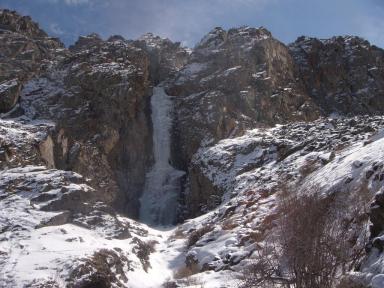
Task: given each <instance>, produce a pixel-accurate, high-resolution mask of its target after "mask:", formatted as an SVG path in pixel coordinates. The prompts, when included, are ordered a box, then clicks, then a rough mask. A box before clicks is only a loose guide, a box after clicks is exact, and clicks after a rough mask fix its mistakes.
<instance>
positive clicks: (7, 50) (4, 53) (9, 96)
mask: <svg viewBox="0 0 384 288" xmlns="http://www.w3.org/2000/svg"><path fill="white" fill-rule="evenodd" d="M62 47H63V44H62V43H61V42H60V41H59V40H57V39H54V38H50V37H48V36H47V34H46V33H45V32H44V31H42V30H41V29H40V28H39V26H38V25H37V24H36V23H34V22H32V20H31V18H29V17H21V16H19V15H18V14H17V13H15V12H11V11H8V10H1V14H0V55H1V57H0V113H4V112H8V111H9V110H10V109H11V108H12V107H13V106H14V105H15V104H16V103H17V100H18V97H19V96H20V91H21V87H22V85H23V84H24V83H25V82H26V81H27V80H29V79H31V78H32V77H34V76H35V75H38V73H39V72H40V71H42V70H44V69H46V67H47V65H48V64H49V61H48V60H49V59H52V58H53V57H54V54H55V50H56V49H60V48H62Z"/></svg>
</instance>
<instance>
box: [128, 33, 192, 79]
mask: <svg viewBox="0 0 384 288" xmlns="http://www.w3.org/2000/svg"><path fill="white" fill-rule="evenodd" d="M132 44H133V45H135V46H137V47H140V48H141V49H143V50H144V51H146V52H147V53H148V56H149V60H150V61H149V63H150V64H149V72H150V73H149V78H150V81H151V82H152V84H154V85H157V84H159V83H160V82H162V81H164V80H166V79H168V78H169V77H170V76H173V75H174V74H175V73H176V72H177V71H179V70H180V69H181V68H182V67H183V66H184V65H185V64H186V63H187V61H188V58H189V51H188V50H187V49H185V48H183V47H181V46H180V42H175V43H174V42H172V41H170V40H169V39H165V38H161V37H159V36H155V35H153V34H152V33H147V34H145V35H143V36H142V37H140V38H139V39H138V40H136V41H133V43H132Z"/></svg>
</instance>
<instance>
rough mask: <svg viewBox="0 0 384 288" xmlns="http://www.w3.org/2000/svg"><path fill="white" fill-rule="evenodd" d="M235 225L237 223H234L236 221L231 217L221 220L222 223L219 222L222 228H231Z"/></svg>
mask: <svg viewBox="0 0 384 288" xmlns="http://www.w3.org/2000/svg"><path fill="white" fill-rule="evenodd" d="M237 226H239V225H238V224H237V223H236V221H235V220H234V219H233V218H229V219H226V220H224V221H223V223H221V228H222V229H223V230H232V229H234V228H236V227H237Z"/></svg>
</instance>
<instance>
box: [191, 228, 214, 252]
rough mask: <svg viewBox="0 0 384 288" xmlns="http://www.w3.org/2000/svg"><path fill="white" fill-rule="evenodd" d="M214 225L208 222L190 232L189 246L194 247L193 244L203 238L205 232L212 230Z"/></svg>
mask: <svg viewBox="0 0 384 288" xmlns="http://www.w3.org/2000/svg"><path fill="white" fill-rule="evenodd" d="M213 228H214V227H213V225H212V224H207V225H205V226H203V227H201V228H199V229H197V230H195V231H193V232H192V233H191V234H189V236H188V239H187V246H188V247H192V246H193V245H195V244H196V242H197V241H199V240H200V239H201V237H203V236H204V235H205V234H207V233H209V232H211V231H212V230H213Z"/></svg>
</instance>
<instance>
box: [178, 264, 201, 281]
mask: <svg viewBox="0 0 384 288" xmlns="http://www.w3.org/2000/svg"><path fill="white" fill-rule="evenodd" d="M199 272H200V267H199V265H198V264H197V263H192V264H190V265H188V266H183V267H181V268H180V269H179V270H177V271H176V272H175V273H174V275H173V277H174V278H175V279H182V278H187V277H190V276H192V275H195V274H197V273H199Z"/></svg>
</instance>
